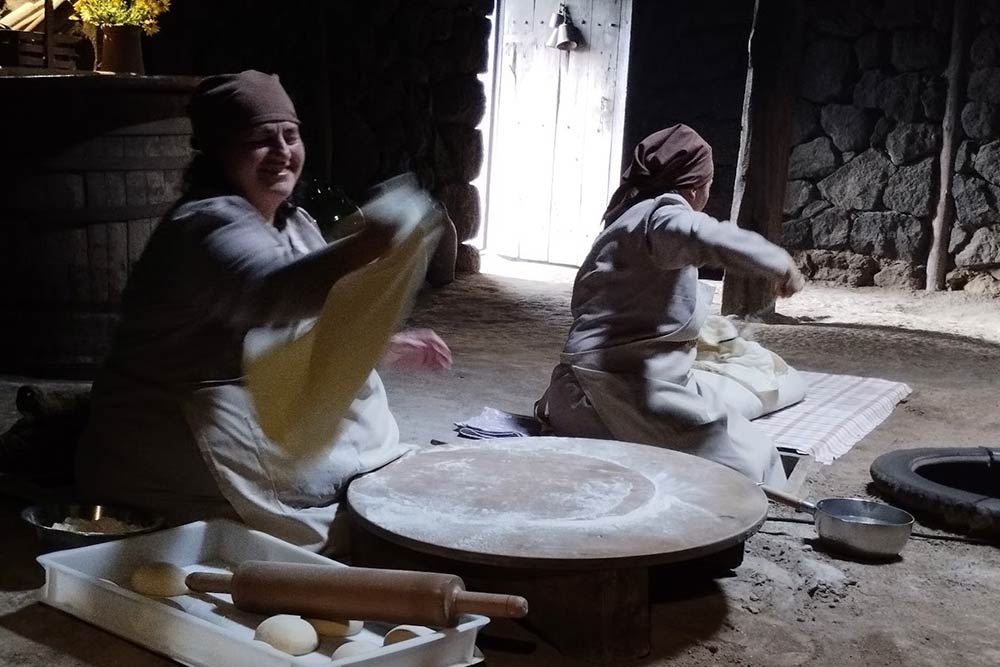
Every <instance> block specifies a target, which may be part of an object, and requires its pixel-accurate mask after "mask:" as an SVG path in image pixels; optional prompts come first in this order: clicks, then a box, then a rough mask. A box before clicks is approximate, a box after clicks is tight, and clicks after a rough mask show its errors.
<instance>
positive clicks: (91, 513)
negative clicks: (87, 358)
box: [21, 504, 164, 552]
mask: <svg viewBox="0 0 1000 667" xmlns="http://www.w3.org/2000/svg"><path fill="white" fill-rule="evenodd" d="M69 517H74V518H81V519H89V520H91V521H96V520H98V519H100V518H101V517H109V518H113V519H118V520H119V521H124V522H127V523H129V524H132V525H134V526H139V528H136V529H135V530H129V531H126V532H120V533H78V532H75V531H72V530H63V529H60V528H53V527H52V524H54V523H59V522H61V521H65V520H66V519H67V518H69ZM21 518H22V519H24V520H25V521H27V522H28V523H30V524H31V525H33V526H34V527H35V534H36V535H37V536H38V543H39V545H40V547H41V550H42V551H46V552H47V551H59V550H62V549H75V548H76V547H85V546H88V545H91V544H100V543H101V542H111V541H112V540H119V539H121V538H123V537H131V536H133V535H142V534H144V533H151V532H153V531H154V530H159V529H160V528H162V527H163V523H164V520H163V517H159V516H155V515H153V514H150V513H148V512H143V511H141V510H137V509H133V508H131V507H123V506H120V505H82V504H51V505H33V506H31V507H27V508H25V509H24V511H22V512H21Z"/></svg>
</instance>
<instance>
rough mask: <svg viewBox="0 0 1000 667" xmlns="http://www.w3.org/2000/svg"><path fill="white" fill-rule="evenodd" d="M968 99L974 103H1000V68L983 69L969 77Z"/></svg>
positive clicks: (974, 71) (975, 71)
mask: <svg viewBox="0 0 1000 667" xmlns="http://www.w3.org/2000/svg"><path fill="white" fill-rule="evenodd" d="M968 95H969V99H970V100H972V101H974V102H989V103H991V104H998V103H1000V67H984V68H982V69H977V70H973V72H972V73H971V74H970V75H969V88H968Z"/></svg>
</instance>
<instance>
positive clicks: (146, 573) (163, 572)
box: [129, 561, 188, 598]
mask: <svg viewBox="0 0 1000 667" xmlns="http://www.w3.org/2000/svg"><path fill="white" fill-rule="evenodd" d="M185 577H187V572H185V571H184V570H182V569H181V568H179V567H177V566H176V565H174V564H173V563H164V562H162V561H150V562H148V563H143V564H142V565H140V566H139V567H137V568H136V569H135V572H133V573H132V577H131V578H130V579H129V583H130V584H131V585H132V590H133V591H135V592H136V593H142V594H143V595H149V596H152V597H157V598H169V597H173V596H175V595H187V593H188V587H187V584H186V583H184V579H185Z"/></svg>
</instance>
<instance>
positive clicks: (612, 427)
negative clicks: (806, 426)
mask: <svg viewBox="0 0 1000 667" xmlns="http://www.w3.org/2000/svg"><path fill="white" fill-rule="evenodd" d="M712 292H713V290H712V288H711V287H709V286H707V285H704V284H699V295H698V301H697V304H695V308H694V312H693V314H692V316H691V319H690V320H689V321H688V322H687V323H686V324H684V325H683V326H681V327H679V328H678V329H677V330H676V331H674V332H673V333H671V334H668V335H665V336H660V337H658V338H653V339H648V340H642V341H636V342H634V343H628V344H625V345H620V346H617V347H613V348H606V349H600V350H591V351H587V352H581V353H563V354H562V356H561V358H560V361H561V365H560V367H557V369H556V371H555V372H554V373H553V381H552V384H551V385H550V388H549V391H548V392H547V393H546V396H545V397H544V398H543V402H544V403H545V405H543V406H542V410H543V411H546V412H547V418H548V420H549V421H550V423H551V424H552V426H553V428H554V429H555V431H556V432H557V433H563V434H566V435H572V436H577V437H608V436H609V435H610V437H612V438H613V439H616V440H622V441H627V442H638V443H643V444H649V445H657V446H661V447H668V448H670V449H675V450H678V451H683V452H685V453H688V454H693V455H695V456H700V457H702V458H705V459H708V460H710V461H715V462H717V463H721V464H722V465H725V466H727V467H729V468H732V469H734V470H737V471H739V472H741V473H743V474H744V475H746V476H747V477H749V478H750V479H752V480H754V481H757V482H766V483H768V484H775V485H782V484H784V482H785V474H784V469H783V468H782V465H781V458H780V456H779V455H778V452H777V450H776V449H775V448H774V444H773V443H772V442H771V440H770V438H769V437H768V436H767V435H766V434H764V433H763V432H762V431H760V430H759V429H758V428H757V427H755V426H754V425H753V424H751V423H750V422H749V420H748V419H747V418H746V417H744V416H743V415H742V414H740V413H739V412H737V411H735V410H732V409H731V408H730V406H729V403H728V401H727V397H726V396H725V395H723V394H721V393H720V392H719V391H717V389H719V388H720V387H724V386H725V385H719V384H716V386H712V385H713V383H712V382H702V381H700V380H699V374H698V373H695V372H692V370H691V368H692V364H693V362H694V359H695V355H696V353H697V350H696V340H697V338H698V332H699V331H700V330H701V327H702V325H703V324H704V322H705V319H706V318H707V316H708V308H709V305H710V304H711V301H712ZM567 371H568V372H567ZM556 394H562V396H557V395H556ZM567 398H569V400H566V399H567ZM586 412H592V413H593V414H592V415H590V416H589V417H588V416H587V415H586V414H585V413H586ZM595 417H596V419H595Z"/></svg>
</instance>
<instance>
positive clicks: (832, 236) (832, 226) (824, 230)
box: [811, 207, 851, 250]
mask: <svg viewBox="0 0 1000 667" xmlns="http://www.w3.org/2000/svg"><path fill="white" fill-rule="evenodd" d="M811 228H812V240H813V245H814V246H815V247H817V248H824V249H828V250H843V249H845V248H847V246H848V242H849V239H850V232H851V217H850V213H849V212H848V211H846V210H844V209H842V208H837V207H832V208H828V209H826V210H825V211H823V212H822V213H820V214H819V215H816V216H815V217H813V218H812V220H811Z"/></svg>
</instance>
